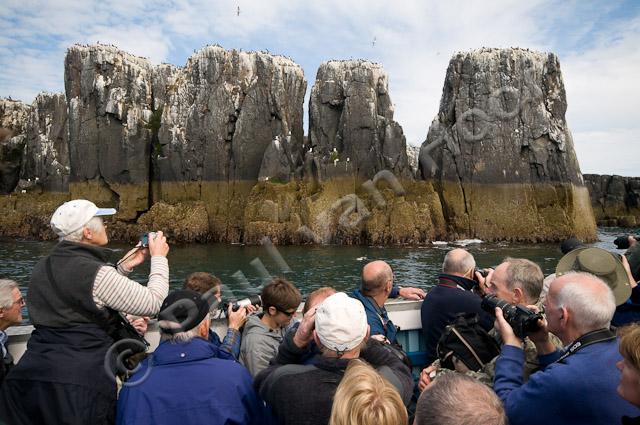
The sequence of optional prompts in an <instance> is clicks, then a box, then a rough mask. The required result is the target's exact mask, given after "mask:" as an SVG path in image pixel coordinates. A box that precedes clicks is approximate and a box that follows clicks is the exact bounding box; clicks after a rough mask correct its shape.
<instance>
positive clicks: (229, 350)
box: [183, 272, 256, 360]
mask: <svg viewBox="0 0 640 425" xmlns="http://www.w3.org/2000/svg"><path fill="white" fill-rule="evenodd" d="M183 288H184V289H190V290H192V291H195V292H197V293H199V294H201V295H203V296H204V297H205V298H206V299H208V300H210V301H211V302H213V305H212V307H220V306H221V305H222V304H221V303H222V296H221V288H222V282H221V281H220V279H218V278H217V277H215V276H212V275H211V274H209V273H205V272H196V273H191V274H190V275H189V276H187V278H186V279H185V281H184V286H183ZM255 309H256V308H255V307H254V306H253V305H251V304H249V305H247V306H243V307H241V308H239V309H237V310H236V311H234V310H233V306H232V305H231V304H230V305H229V307H228V310H227V312H226V314H227V319H228V323H227V334H226V335H225V337H224V340H222V341H221V340H220V337H219V336H218V334H217V333H215V331H214V330H213V329H211V328H209V337H208V340H209V342H210V343H212V344H213V345H214V346H216V347H217V348H218V350H219V353H218V355H217V356H216V357H219V358H221V359H228V360H238V358H239V356H240V341H241V339H242V338H241V334H240V329H242V327H243V326H244V324H245V322H246V321H247V317H248V316H247V314H249V313H252V312H253V311H255ZM218 311H219V310H218Z"/></svg>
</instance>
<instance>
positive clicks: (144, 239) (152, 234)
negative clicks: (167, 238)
mask: <svg viewBox="0 0 640 425" xmlns="http://www.w3.org/2000/svg"><path fill="white" fill-rule="evenodd" d="M149 238H151V239H155V238H156V232H149V233H145V234H144V235H142V236H140V243H141V245H142V247H143V248H147V247H148V246H149Z"/></svg>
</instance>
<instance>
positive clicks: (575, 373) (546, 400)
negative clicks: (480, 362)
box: [493, 339, 640, 425]
mask: <svg viewBox="0 0 640 425" xmlns="http://www.w3.org/2000/svg"><path fill="white" fill-rule="evenodd" d="M561 354H562V353H561V352H560V351H555V352H553V353H551V354H547V355H545V356H540V357H539V360H540V365H541V366H542V370H540V371H538V372H536V373H534V374H532V375H531V376H530V377H529V380H528V381H527V383H526V384H524V383H523V377H522V370H523V366H524V361H525V359H524V351H523V350H522V349H520V348H517V347H513V346H510V345H504V346H503V347H502V353H501V354H500V357H498V360H497V361H496V375H495V378H494V384H493V389H494V390H495V392H496V393H497V394H498V397H500V399H501V400H502V402H503V403H504V408H505V410H506V412H507V416H508V417H509V423H510V424H511V425H527V424H536V425H537V424H544V425H564V424H583V425H590V424H594V425H595V424H603V425H604V424H611V425H614V424H620V423H621V421H622V416H623V415H626V416H638V415H640V410H639V409H638V408H637V407H635V406H633V405H632V404H631V403H629V402H628V401H626V400H624V399H623V398H622V397H620V396H619V395H618V393H617V391H616V388H617V386H618V384H619V382H620V372H619V371H618V369H616V362H618V361H620V359H621V358H622V357H621V356H620V353H619V352H618V341H616V340H615V339H614V340H611V341H606V342H600V343H597V344H592V345H587V346H585V347H584V348H582V349H580V350H578V351H576V352H575V353H574V354H572V355H570V356H569V357H567V358H566V359H564V360H562V361H561V362H558V363H553V362H554V361H555V360H557V359H558V358H559V357H560V355H561Z"/></svg>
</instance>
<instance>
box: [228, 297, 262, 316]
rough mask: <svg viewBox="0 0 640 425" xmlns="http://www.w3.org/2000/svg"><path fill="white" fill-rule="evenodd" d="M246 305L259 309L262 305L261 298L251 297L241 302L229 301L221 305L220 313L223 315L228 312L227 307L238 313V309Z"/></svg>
mask: <svg viewBox="0 0 640 425" xmlns="http://www.w3.org/2000/svg"><path fill="white" fill-rule="evenodd" d="M248 305H253V306H255V307H260V306H261V305H262V298H260V295H251V296H250V297H247V298H243V299H241V300H231V301H228V302H225V303H223V304H222V311H223V312H224V313H226V312H227V311H229V306H231V310H233V311H238V310H240V308H242V307H246V306H248Z"/></svg>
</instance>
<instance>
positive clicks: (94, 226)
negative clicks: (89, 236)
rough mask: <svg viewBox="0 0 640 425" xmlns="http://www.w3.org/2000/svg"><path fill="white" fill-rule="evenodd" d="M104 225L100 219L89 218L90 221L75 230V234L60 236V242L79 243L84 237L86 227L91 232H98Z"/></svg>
mask: <svg viewBox="0 0 640 425" xmlns="http://www.w3.org/2000/svg"><path fill="white" fill-rule="evenodd" d="M102 226H104V223H103V222H102V218H101V217H91V220H89V221H87V223H86V224H85V225H84V226H82V227H81V228H79V229H78V230H76V231H75V232H71V233H69V234H68V235H67V236H62V237H61V238H60V240H63V241H69V242H80V241H81V240H82V237H83V236H84V228H85V227H88V228H89V230H91V231H92V232H97V231H99V230H100V229H101V228H102Z"/></svg>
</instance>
